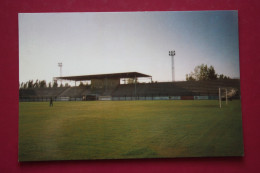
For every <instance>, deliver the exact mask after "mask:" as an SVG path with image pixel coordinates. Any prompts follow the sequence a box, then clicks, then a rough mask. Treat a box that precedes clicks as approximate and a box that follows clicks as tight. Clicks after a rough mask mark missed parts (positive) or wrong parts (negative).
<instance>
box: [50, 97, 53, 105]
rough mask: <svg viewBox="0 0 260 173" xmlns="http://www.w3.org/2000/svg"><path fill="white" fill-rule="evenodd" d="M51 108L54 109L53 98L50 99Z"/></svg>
mask: <svg viewBox="0 0 260 173" xmlns="http://www.w3.org/2000/svg"><path fill="white" fill-rule="evenodd" d="M50 106H51V107H52V106H53V100H52V97H51V99H50Z"/></svg>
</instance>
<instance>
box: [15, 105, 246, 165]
mask: <svg viewBox="0 0 260 173" xmlns="http://www.w3.org/2000/svg"><path fill="white" fill-rule="evenodd" d="M223 103H224V102H223ZM19 109H20V110H19V111H20V115H19V161H36V160H83V159H119V158H169V157H199V156H241V155H243V136H242V120H241V104H240V100H233V101H231V102H229V103H228V106H226V105H225V104H224V105H223V108H222V109H219V107H218V101H216V100H211V101H198V100H196V101H195V100H194V101H193V100H189V101H180V100H179V101H169V100H168V101H92V102H83V101H82V102H54V106H53V107H49V103H47V102H20V103H19Z"/></svg>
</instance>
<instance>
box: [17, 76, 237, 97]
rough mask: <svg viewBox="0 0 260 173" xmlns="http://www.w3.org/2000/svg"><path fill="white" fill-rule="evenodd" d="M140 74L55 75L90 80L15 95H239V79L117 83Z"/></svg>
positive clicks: (25, 90) (135, 77)
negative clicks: (225, 91)
mask: <svg viewBox="0 0 260 173" xmlns="http://www.w3.org/2000/svg"><path fill="white" fill-rule="evenodd" d="M140 77H146V78H151V76H149V75H146V74H142V73H137V72H127V73H113V74H102V75H86V76H67V77H57V78H55V80H70V81H86V80H90V81H91V85H90V86H74V87H57V88H28V89H20V91H19V99H20V101H46V100H48V99H49V98H51V97H52V98H54V99H55V100H62V99H61V98H68V99H67V100H86V98H87V97H88V96H95V98H96V99H98V98H99V97H102V96H103V97H104V96H105V97H106V100H107V99H108V98H110V100H154V99H155V100H165V99H170V100H171V99H185V100H186V99H188V100H190V99H198V98H202V99H203V98H204V99H218V88H227V89H235V90H236V91H237V92H236V95H235V96H234V98H239V97H240V94H239V93H240V80H239V79H226V80H208V81H177V82H158V83H157V82H156V83H154V82H152V81H151V82H150V83H133V84H120V79H122V78H123V79H125V78H133V79H137V78H140ZM96 99H94V100H96ZM65 100H66V99H65ZM91 100H93V99H91ZM108 100H109V99H108Z"/></svg>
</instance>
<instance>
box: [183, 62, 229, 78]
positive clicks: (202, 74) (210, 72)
mask: <svg viewBox="0 0 260 173" xmlns="http://www.w3.org/2000/svg"><path fill="white" fill-rule="evenodd" d="M222 78H225V79H229V77H227V76H224V75H223V76H222V75H218V74H217V73H216V71H215V69H214V67H213V66H210V67H208V65H204V64H201V65H198V66H196V67H195V68H194V72H191V73H190V74H186V80H187V81H200V80H216V79H222Z"/></svg>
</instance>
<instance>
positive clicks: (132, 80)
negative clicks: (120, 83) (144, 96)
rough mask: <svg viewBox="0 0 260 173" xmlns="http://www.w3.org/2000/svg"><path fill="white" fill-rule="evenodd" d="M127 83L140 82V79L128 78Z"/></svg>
mask: <svg viewBox="0 0 260 173" xmlns="http://www.w3.org/2000/svg"><path fill="white" fill-rule="evenodd" d="M126 83H127V84H134V83H138V80H137V78H128V79H127V80H126Z"/></svg>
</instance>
